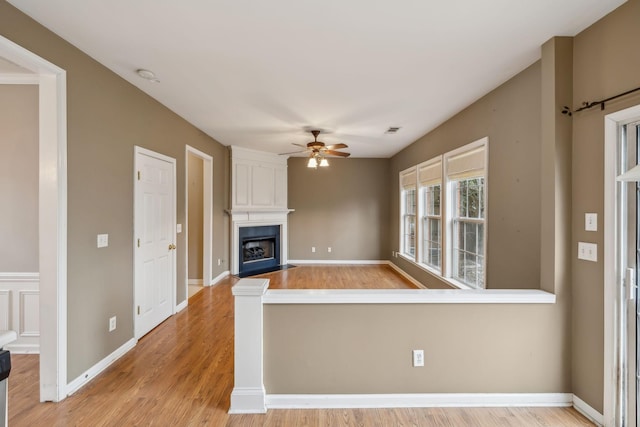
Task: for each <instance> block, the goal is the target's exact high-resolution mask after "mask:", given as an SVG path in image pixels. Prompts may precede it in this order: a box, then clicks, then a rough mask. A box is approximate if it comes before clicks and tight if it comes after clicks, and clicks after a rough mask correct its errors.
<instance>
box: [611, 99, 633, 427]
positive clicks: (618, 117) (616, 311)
mask: <svg viewBox="0 0 640 427" xmlns="http://www.w3.org/2000/svg"><path fill="white" fill-rule="evenodd" d="M638 117H640V105H636V106H634V107H630V108H627V109H624V110H621V111H617V112H615V113H611V114H607V115H606V116H605V119H604V122H605V123H604V251H603V252H604V401H603V407H604V414H603V416H604V425H606V426H609V425H610V426H614V425H619V420H618V418H619V416H620V415H619V414H620V405H621V402H620V401H619V398H617V396H621V390H620V384H619V383H618V381H617V378H618V376H619V375H621V374H624V372H622V370H623V366H621V362H620V357H621V354H620V351H621V348H620V347H621V339H620V337H619V336H618V335H619V334H620V333H621V327H620V324H621V322H622V321H623V319H624V318H626V310H623V309H622V308H624V307H621V306H620V305H619V304H621V303H622V302H620V301H618V296H617V295H618V292H617V289H618V283H619V281H620V280H621V276H622V274H623V271H622V270H621V268H620V267H619V266H618V265H616V260H617V252H618V247H617V244H616V241H617V236H616V228H617V224H618V218H617V217H616V215H618V213H617V212H616V202H617V201H616V185H620V184H616V177H617V176H618V175H619V174H620V173H622V171H620V170H618V165H617V159H618V138H619V132H618V129H619V126H620V125H621V124H624V123H625V122H628V121H630V120H633V119H635V118H638ZM620 316H622V318H621V317H620Z"/></svg>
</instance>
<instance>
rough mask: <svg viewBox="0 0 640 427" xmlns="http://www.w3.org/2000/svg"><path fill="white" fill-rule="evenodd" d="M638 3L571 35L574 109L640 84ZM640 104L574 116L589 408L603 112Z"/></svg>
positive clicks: (599, 392)
mask: <svg viewBox="0 0 640 427" xmlns="http://www.w3.org/2000/svg"><path fill="white" fill-rule="evenodd" d="M639 22H640V0H629V1H628V2H626V3H625V4H623V5H622V6H621V7H619V8H618V9H616V10H614V11H613V12H612V13H610V14H609V15H607V16H606V17H604V18H603V19H601V20H600V21H598V22H596V23H595V24H593V25H592V26H590V27H589V28H587V29H586V30H585V31H583V32H581V33H580V34H578V35H577V36H576V37H575V38H574V42H573V85H574V86H573V107H574V108H576V107H579V106H581V105H582V102H584V101H594V100H599V99H605V98H608V97H610V96H613V95H616V94H619V93H622V92H625V91H627V90H630V89H633V88H635V87H638V86H640V73H639V70H640V55H638V51H639V49H640V46H639V42H640V25H638V23H639ZM638 104H640V94H638V93H636V94H634V95H630V96H626V97H623V98H620V99H618V100H615V101H612V102H608V103H607V104H606V108H605V109H604V111H601V110H600V108H593V109H590V110H585V111H583V112H579V113H575V114H574V115H573V163H572V175H573V176H572V181H573V198H572V222H573V230H572V240H571V246H572V248H573V257H572V276H573V280H572V283H573V284H572V317H573V322H572V323H573V330H572V337H573V341H572V348H573V349H572V363H571V366H572V370H573V373H572V383H573V386H572V388H573V392H574V394H575V395H576V396H578V397H580V398H581V399H582V400H584V401H585V402H586V403H587V404H589V405H590V406H591V407H593V408H594V409H595V410H597V411H600V413H602V411H603V399H604V390H603V387H604V384H603V375H604V345H603V342H604V263H603V257H602V256H600V253H601V251H602V250H604V249H603V248H604V246H603V245H604V232H603V224H604V221H603V220H602V218H603V215H604V117H605V115H607V114H611V113H613V112H615V111H619V110H622V109H625V108H628V107H631V106H634V105H638ZM587 212H594V213H597V214H598V231H597V232H587V231H585V230H584V214H585V213H587ZM578 242H592V243H596V244H597V245H598V252H599V253H598V255H599V256H598V262H595V263H594V262H586V261H580V260H578V259H577V245H578Z"/></svg>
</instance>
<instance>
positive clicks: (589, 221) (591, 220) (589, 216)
mask: <svg viewBox="0 0 640 427" xmlns="http://www.w3.org/2000/svg"><path fill="white" fill-rule="evenodd" d="M584 229H585V231H598V214H597V213H586V214H584Z"/></svg>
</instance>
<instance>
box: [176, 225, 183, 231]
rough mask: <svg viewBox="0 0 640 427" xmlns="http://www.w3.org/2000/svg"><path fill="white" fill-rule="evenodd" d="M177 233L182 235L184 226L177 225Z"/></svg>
mask: <svg viewBox="0 0 640 427" xmlns="http://www.w3.org/2000/svg"><path fill="white" fill-rule="evenodd" d="M176 233H182V224H176Z"/></svg>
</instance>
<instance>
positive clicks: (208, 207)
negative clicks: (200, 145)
mask: <svg viewBox="0 0 640 427" xmlns="http://www.w3.org/2000/svg"><path fill="white" fill-rule="evenodd" d="M189 154H192V155H194V156H196V157H198V158H200V159H202V161H203V169H202V179H203V184H202V224H203V225H202V286H211V284H212V281H213V277H212V272H213V267H212V259H213V157H211V156H210V155H208V154H206V153H203V152H202V151H200V150H198V149H196V148H193V147H191V146H189V145H187V146H186V147H185V157H184V164H185V191H184V194H185V201H184V206H185V223H186V226H185V247H186V250H185V254H186V255H185V271H184V277H185V282H184V283H185V287H186V293H185V295H186V300H187V304H188V301H189V289H188V287H189V285H188V283H189Z"/></svg>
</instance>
